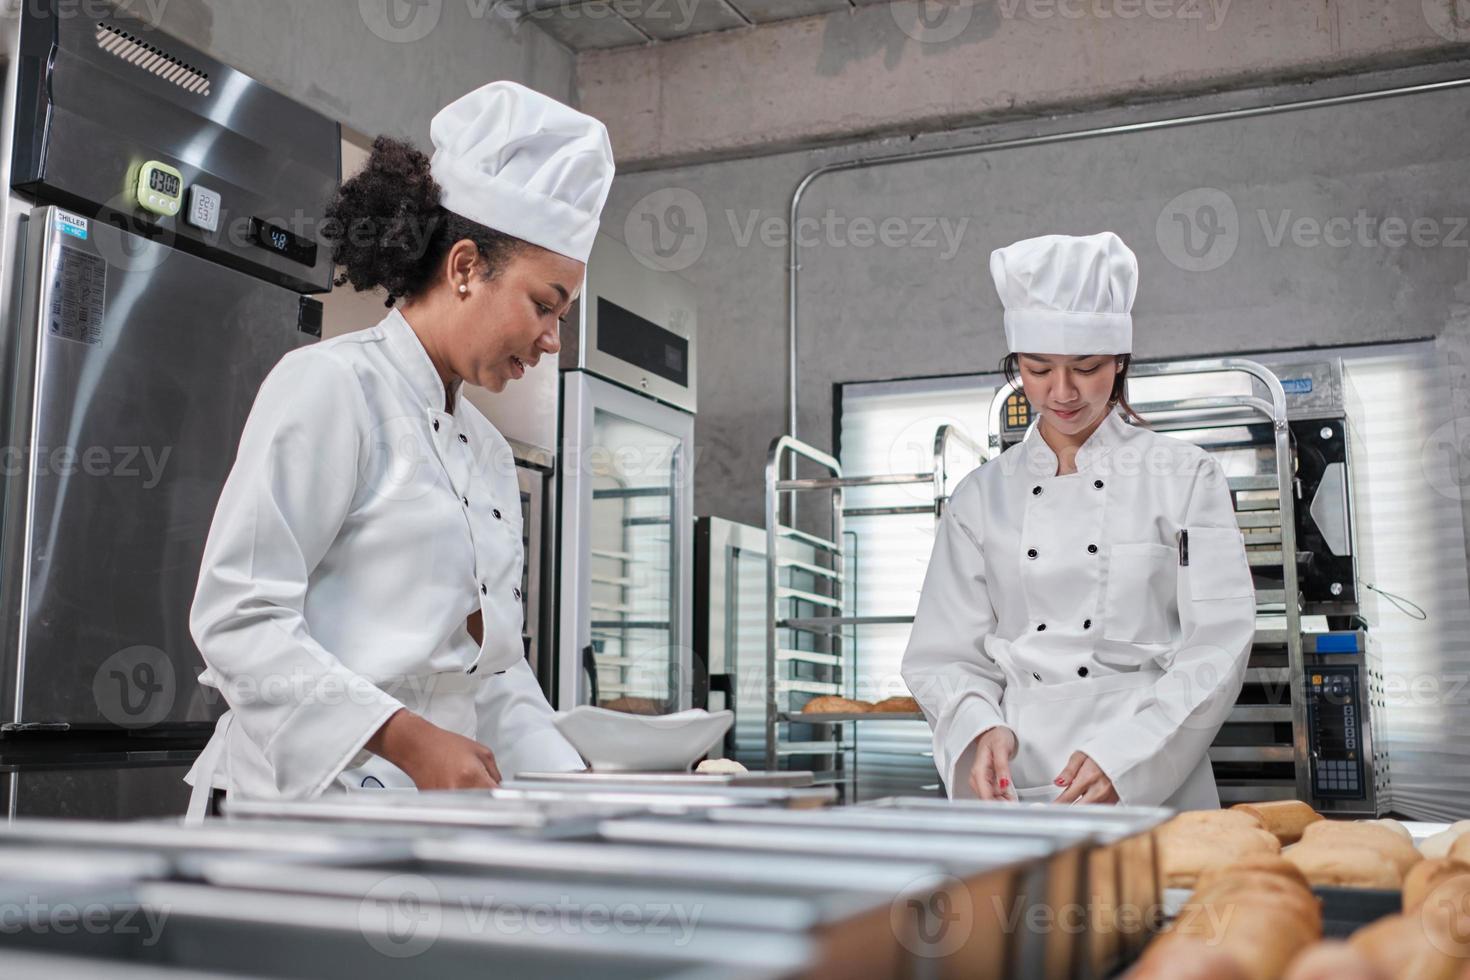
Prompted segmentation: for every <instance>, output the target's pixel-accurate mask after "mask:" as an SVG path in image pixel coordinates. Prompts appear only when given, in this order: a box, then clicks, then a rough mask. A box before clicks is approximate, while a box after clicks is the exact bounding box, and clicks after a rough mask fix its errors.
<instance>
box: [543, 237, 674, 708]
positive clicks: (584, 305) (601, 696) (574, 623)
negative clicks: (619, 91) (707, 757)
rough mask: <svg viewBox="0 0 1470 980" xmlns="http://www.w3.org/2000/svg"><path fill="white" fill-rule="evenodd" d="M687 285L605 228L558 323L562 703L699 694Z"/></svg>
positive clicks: (619, 703) (655, 702) (662, 701)
mask: <svg viewBox="0 0 1470 980" xmlns="http://www.w3.org/2000/svg"><path fill="white" fill-rule="evenodd" d="M695 335H696V331H695V303H694V290H693V287H692V286H691V285H690V284H689V283H688V282H687V281H685V280H684V279H682V278H680V277H679V276H676V275H674V274H673V273H669V272H659V271H657V270H654V269H650V268H647V267H645V266H643V265H642V264H640V263H639V262H638V261H637V260H636V259H635V258H634V256H633V255H632V253H630V252H629V251H628V249H627V248H626V247H625V246H624V245H623V244H622V243H621V242H618V241H616V240H614V239H611V238H608V237H606V236H599V237H598V239H597V241H596V243H595V244H594V246H593V249H592V255H591V257H590V258H589V259H588V262H587V277H586V283H585V285H584V288H583V292H582V296H581V298H580V301H579V302H578V304H577V305H576V307H575V309H574V310H573V311H572V312H571V313H570V314H569V315H568V317H567V320H566V326H565V327H564V328H563V330H562V351H561V367H562V371H563V373H562V398H561V426H562V440H561V453H560V458H559V460H558V466H557V472H558V476H559V491H558V494H557V501H558V513H559V515H560V520H559V531H558V536H557V537H558V542H559V554H560V561H559V563H558V565H559V567H558V574H557V576H556V579H557V586H558V596H557V608H558V624H557V650H558V656H557V671H556V678H555V690H556V693H557V697H556V704H557V707H559V708H562V709H568V708H572V707H575V706H576V705H579V704H599V705H602V706H604V707H612V708H616V709H621V710H625V711H632V712H636V713H641V714H666V713H669V712H673V711H679V710H682V709H684V708H688V707H690V705H691V702H692V697H693V675H694V663H693V659H694V658H693V650H692V643H693V584H692V583H693V561H694V544H693V541H694V411H695V407H696V383H695V378H696V374H695V372H696V368H697V363H696V348H695Z"/></svg>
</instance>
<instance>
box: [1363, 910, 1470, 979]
mask: <svg viewBox="0 0 1470 980" xmlns="http://www.w3.org/2000/svg"><path fill="white" fill-rule="evenodd" d="M1448 939H1449V937H1448V936H1445V935H1443V934H1440V933H1439V932H1437V923H1432V922H1426V921H1424V919H1423V918H1422V917H1421V916H1417V915H1389V916H1385V917H1384V918H1382V919H1379V920H1378V921H1377V922H1372V923H1369V924H1368V925H1366V926H1364V927H1363V928H1361V929H1359V930H1358V931H1357V932H1355V933H1353V934H1352V936H1350V937H1349V938H1348V945H1349V946H1351V947H1352V948H1353V949H1354V950H1357V951H1358V952H1360V953H1362V954H1363V955H1364V956H1365V957H1367V958H1368V959H1369V960H1370V961H1372V963H1373V964H1374V965H1375V966H1376V967H1378V969H1379V970H1381V971H1383V972H1384V973H1386V974H1388V975H1389V976H1391V977H1394V978H1396V980H1397V978H1400V977H1402V978H1404V980H1455V977H1456V976H1457V975H1458V974H1459V972H1460V968H1461V967H1462V966H1464V965H1465V963H1464V960H1463V959H1462V958H1460V957H1457V956H1455V955H1454V953H1453V952H1452V951H1451V950H1452V949H1453V946H1451V945H1448V943H1447V940H1448Z"/></svg>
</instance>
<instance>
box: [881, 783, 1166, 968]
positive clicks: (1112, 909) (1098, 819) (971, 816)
mask: <svg viewBox="0 0 1470 980" xmlns="http://www.w3.org/2000/svg"><path fill="white" fill-rule="evenodd" d="M856 809H859V810H877V811H880V812H890V811H899V812H921V813H929V814H949V815H952V816H954V817H957V818H959V819H963V820H986V821H990V820H997V819H998V820H1006V821H1019V822H1021V823H1023V824H1024V825H1025V826H1027V827H1030V828H1035V829H1056V828H1063V829H1070V830H1074V831H1075V830H1081V831H1085V832H1087V833H1089V834H1091V835H1093V836H1094V837H1095V838H1096V839H1097V841H1098V842H1099V846H1098V847H1096V848H1095V849H1094V851H1093V853H1092V854H1091V855H1090V856H1089V858H1088V877H1089V892H1088V895H1089V899H1088V901H1089V907H1090V911H1091V913H1092V914H1091V915H1090V916H1089V919H1090V923H1089V930H1090V936H1089V950H1088V961H1089V963H1088V969H1087V971H1086V973H1087V974H1088V975H1090V976H1107V975H1109V974H1110V973H1112V972H1113V971H1115V970H1116V969H1118V968H1119V967H1121V966H1122V965H1123V964H1124V963H1128V962H1131V961H1132V960H1133V959H1135V958H1136V957H1137V956H1138V954H1140V953H1141V952H1142V951H1143V948H1144V947H1145V946H1147V945H1148V942H1149V939H1150V938H1151V937H1152V936H1153V935H1154V933H1155V931H1156V930H1157V928H1158V927H1159V926H1160V925H1161V924H1162V921H1163V918H1164V916H1165V914H1166V899H1165V894H1164V888H1163V869H1162V865H1161V863H1160V857H1159V851H1158V844H1157V833H1156V832H1157V830H1158V828H1159V827H1161V826H1162V825H1163V824H1164V823H1165V822H1167V821H1168V819H1169V818H1170V817H1172V816H1173V814H1174V811H1172V810H1170V809H1167V808H1165V807H1123V806H1050V805H1047V806H1025V807H1018V805H1017V804H1015V803H1004V802H992V801H985V800H946V799H942V798H938V797H917V796H916V797H908V796H905V797H887V798H884V799H881V800H874V801H872V802H871V803H865V804H863V805H862V806H860V807H857V808H856ZM988 825H989V824H988V823H987V824H985V826H988ZM977 829H978V827H977Z"/></svg>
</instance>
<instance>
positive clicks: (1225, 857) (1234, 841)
mask: <svg viewBox="0 0 1470 980" xmlns="http://www.w3.org/2000/svg"><path fill="white" fill-rule="evenodd" d="M1177 819H1178V818H1176V821H1177ZM1158 840H1159V848H1160V850H1161V852H1162V855H1163V859H1162V863H1163V867H1164V887H1166V888H1193V887H1194V886H1195V884H1196V882H1197V881H1198V879H1199V875H1200V874H1201V873H1202V872H1204V871H1207V870H1210V869H1218V868H1229V867H1231V866H1232V865H1233V864H1234V863H1235V862H1236V861H1239V860H1241V859H1242V858H1245V857H1249V856H1252V855H1259V854H1265V855H1276V854H1279V853H1280V852H1281V842H1280V841H1278V840H1277V839H1276V838H1275V836H1274V835H1272V834H1268V833H1267V832H1266V831H1264V830H1262V829H1261V828H1260V827H1255V826H1252V827H1246V828H1244V829H1241V828H1229V827H1226V828H1221V827H1210V826H1204V825H1200V824H1198V823H1195V824H1193V825H1191V824H1189V823H1185V824H1179V823H1177V822H1175V821H1170V822H1169V823H1168V824H1165V825H1164V828H1163V830H1162V831H1161V832H1160V833H1159V838H1158Z"/></svg>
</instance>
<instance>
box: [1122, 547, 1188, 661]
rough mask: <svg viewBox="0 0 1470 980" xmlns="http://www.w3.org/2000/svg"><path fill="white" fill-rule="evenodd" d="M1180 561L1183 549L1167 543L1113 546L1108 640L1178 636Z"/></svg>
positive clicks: (1160, 640)
mask: <svg viewBox="0 0 1470 980" xmlns="http://www.w3.org/2000/svg"><path fill="white" fill-rule="evenodd" d="M1191 543H1192V542H1191ZM1178 559H1179V553H1178V551H1176V550H1175V549H1173V548H1170V547H1168V546H1166V545H1162V544H1115V545H1112V546H1111V547H1110V548H1109V549H1108V585H1107V593H1106V595H1105V596H1104V599H1103V639H1106V640H1116V641H1120V642H1123V643H1168V642H1169V641H1170V640H1171V639H1172V638H1173V633H1174V624H1175V623H1176V622H1177V621H1178V618H1179V615H1178V608H1179V562H1178Z"/></svg>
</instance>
